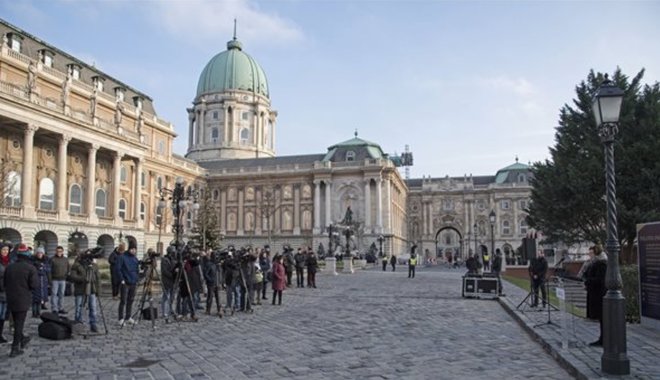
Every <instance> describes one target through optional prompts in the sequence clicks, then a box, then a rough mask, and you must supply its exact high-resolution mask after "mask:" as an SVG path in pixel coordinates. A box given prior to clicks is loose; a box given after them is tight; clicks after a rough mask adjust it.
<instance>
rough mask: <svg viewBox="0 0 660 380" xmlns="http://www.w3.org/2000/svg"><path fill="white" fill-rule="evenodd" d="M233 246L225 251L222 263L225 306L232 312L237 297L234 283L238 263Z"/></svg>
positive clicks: (236, 277) (236, 278) (236, 276)
mask: <svg viewBox="0 0 660 380" xmlns="http://www.w3.org/2000/svg"><path fill="white" fill-rule="evenodd" d="M232 250H233V248H231V249H230V251H229V253H227V258H226V259H225V261H224V263H223V264H222V273H223V275H222V277H223V278H224V279H225V291H226V297H227V308H228V309H230V310H231V313H232V314H233V313H234V309H235V308H236V306H237V305H236V303H237V302H238V299H235V297H234V295H235V291H236V284H237V282H238V276H239V274H238V264H237V263H236V260H235V259H234V254H233V252H232Z"/></svg>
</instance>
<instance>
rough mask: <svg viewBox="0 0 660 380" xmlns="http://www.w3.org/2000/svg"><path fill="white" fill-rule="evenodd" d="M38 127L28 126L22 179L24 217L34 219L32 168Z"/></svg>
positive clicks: (24, 141)
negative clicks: (35, 135)
mask: <svg viewBox="0 0 660 380" xmlns="http://www.w3.org/2000/svg"><path fill="white" fill-rule="evenodd" d="M37 129H39V127H37V126H36V125H32V124H28V126H27V128H26V129H25V135H24V137H23V175H22V178H21V185H22V188H21V191H22V193H21V203H22V206H23V216H25V217H34V203H33V202H34V197H33V195H34V194H33V193H32V184H33V183H34V178H33V177H32V167H33V164H32V162H33V158H34V134H35V132H37Z"/></svg>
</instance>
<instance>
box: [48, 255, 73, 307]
mask: <svg viewBox="0 0 660 380" xmlns="http://www.w3.org/2000/svg"><path fill="white" fill-rule="evenodd" d="M50 263H51V264H50V266H51V272H50V278H51V289H52V296H51V298H50V309H51V311H52V312H53V313H59V314H66V311H64V309H63V308H62V300H63V299H64V291H65V289H66V277H67V275H68V274H69V271H70V270H71V266H70V264H69V259H68V258H66V257H64V248H63V247H62V246H58V247H57V248H56V249H55V256H53V258H52V259H50Z"/></svg>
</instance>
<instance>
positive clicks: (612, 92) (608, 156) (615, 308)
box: [592, 77, 630, 375]
mask: <svg viewBox="0 0 660 380" xmlns="http://www.w3.org/2000/svg"><path fill="white" fill-rule="evenodd" d="M622 102H623V90H621V89H620V88H618V87H616V86H615V85H614V84H613V83H612V82H611V81H610V80H608V79H607V77H605V81H604V82H603V83H602V84H601V86H600V87H599V88H598V90H597V91H596V94H595V96H594V99H593V104H592V108H593V112H594V117H595V118H596V125H597V126H598V135H599V136H600V139H601V141H602V142H603V144H604V146H605V186H606V193H607V240H606V242H605V249H606V250H607V274H606V275H605V287H606V288H607V294H605V297H603V356H602V357H601V368H602V369H603V372H606V373H609V374H613V375H627V374H630V360H628V355H627V353H626V351H627V348H626V320H625V299H624V297H623V293H622V292H621V288H622V281H621V273H620V271H619V252H620V250H621V247H620V246H619V236H618V232H617V220H616V179H615V176H614V174H615V173H614V137H615V135H616V133H617V132H618V129H619V114H620V113H621V103H622Z"/></svg>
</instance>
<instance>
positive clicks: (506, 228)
mask: <svg viewBox="0 0 660 380" xmlns="http://www.w3.org/2000/svg"><path fill="white" fill-rule="evenodd" d="M510 234H511V223H510V222H509V221H508V220H503V221H502V235H510Z"/></svg>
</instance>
